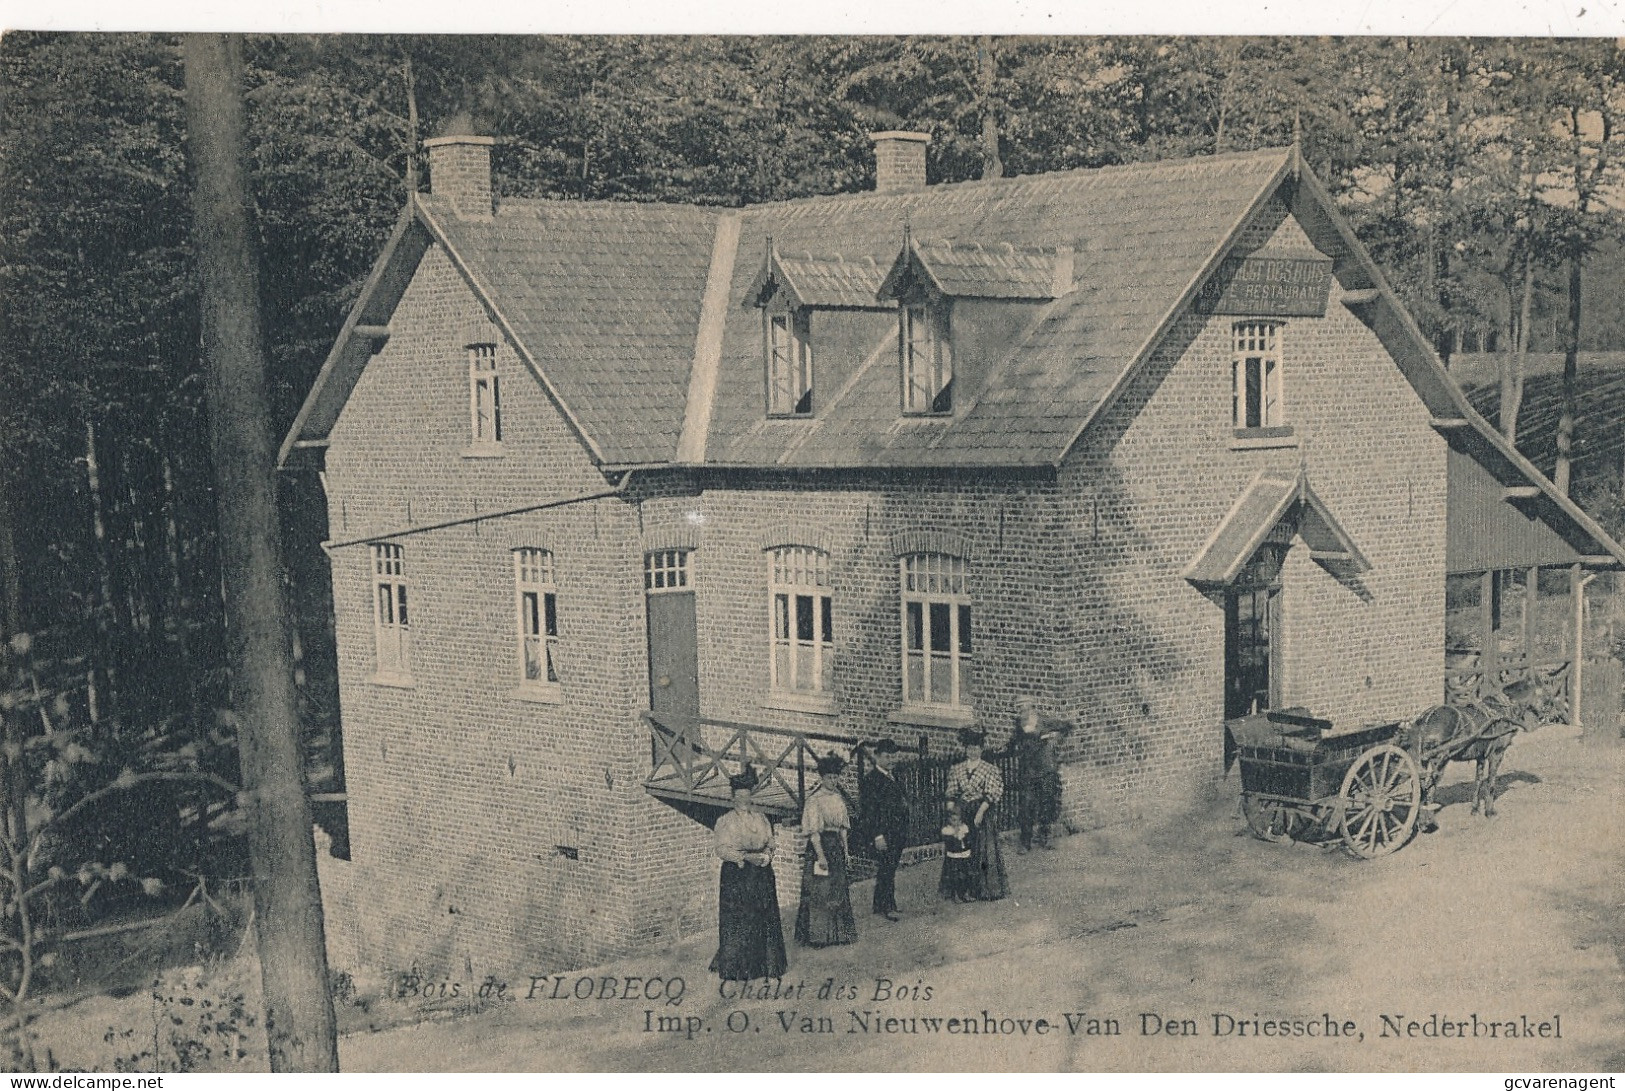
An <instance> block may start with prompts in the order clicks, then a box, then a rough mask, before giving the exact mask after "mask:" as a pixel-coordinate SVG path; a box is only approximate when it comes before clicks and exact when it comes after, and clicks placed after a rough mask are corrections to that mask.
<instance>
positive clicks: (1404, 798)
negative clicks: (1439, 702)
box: [1338, 743, 1422, 860]
mask: <svg viewBox="0 0 1625 1091" xmlns="http://www.w3.org/2000/svg"><path fill="white" fill-rule="evenodd" d="M1338 800H1339V803H1340V806H1341V810H1342V815H1341V816H1340V819H1339V824H1340V826H1341V827H1342V832H1343V843H1344V845H1345V846H1347V848H1348V850H1349V851H1350V852H1352V853H1353V854H1354V855H1356V856H1359V857H1361V858H1363V859H1366V860H1370V859H1373V858H1375V857H1378V856H1387V855H1388V854H1389V853H1390V852H1393V851H1394V850H1395V849H1397V848H1399V847H1400V846H1401V845H1403V844H1404V843H1405V842H1406V841H1408V840H1410V836H1411V834H1412V833H1413V832H1414V831H1415V829H1416V816H1417V813H1418V811H1419V810H1420V809H1421V803H1422V778H1421V776H1420V775H1419V774H1418V772H1417V769H1416V761H1415V759H1413V758H1412V757H1411V756H1410V755H1409V754H1407V753H1406V752H1405V751H1403V750H1401V749H1400V748H1399V747H1397V746H1394V745H1392V744H1391V743H1384V744H1382V745H1381V746H1374V747H1372V748H1371V749H1370V750H1367V751H1366V752H1365V753H1363V754H1361V755H1360V756H1359V757H1358V758H1356V759H1355V760H1354V764H1353V765H1351V766H1349V771H1348V773H1347V774H1345V775H1344V777H1343V788H1342V790H1341V791H1340V792H1339V793H1338Z"/></svg>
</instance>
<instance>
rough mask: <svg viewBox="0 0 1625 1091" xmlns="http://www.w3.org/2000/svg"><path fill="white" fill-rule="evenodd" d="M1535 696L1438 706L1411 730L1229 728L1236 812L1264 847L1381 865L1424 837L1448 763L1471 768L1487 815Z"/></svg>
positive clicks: (1288, 715) (1248, 723) (1267, 721)
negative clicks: (1340, 852)
mask: <svg viewBox="0 0 1625 1091" xmlns="http://www.w3.org/2000/svg"><path fill="white" fill-rule="evenodd" d="M1543 698H1544V694H1543V691H1542V690H1541V688H1540V687H1539V686H1538V685H1536V684H1535V683H1533V682H1520V683H1516V684H1514V685H1511V686H1508V687H1506V689H1505V690H1504V691H1503V692H1502V693H1500V694H1497V695H1495V696H1494V697H1491V698H1486V699H1482V700H1472V701H1468V702H1466V703H1464V704H1459V705H1437V706H1435V707H1433V708H1430V709H1428V710H1427V711H1425V712H1423V713H1422V714H1421V715H1420V716H1417V717H1416V718H1415V719H1414V720H1395V721H1393V722H1390V723H1375V724H1366V725H1364V726H1363V727H1360V728H1358V729H1356V730H1353V731H1337V730H1334V728H1333V725H1332V722H1331V721H1330V720H1322V719H1317V718H1316V717H1314V716H1310V715H1308V714H1307V710H1306V709H1284V710H1281V711H1275V712H1261V713H1257V714H1255V715H1252V716H1245V717H1243V718H1241V719H1239V720H1232V721H1230V723H1229V725H1228V726H1229V729H1230V733H1231V736H1232V737H1233V738H1234V740H1235V744H1236V748H1237V751H1236V753H1237V757H1238V758H1239V759H1240V762H1241V810H1242V814H1243V815H1245V816H1246V818H1247V825H1248V826H1249V827H1251V828H1252V831H1253V833H1254V834H1256V835H1257V836H1258V837H1260V838H1263V839H1264V840H1265V841H1302V840H1314V841H1329V840H1331V839H1332V838H1334V837H1341V838H1342V839H1343V844H1344V846H1345V847H1346V848H1347V849H1348V850H1349V851H1350V852H1351V853H1353V854H1354V855H1356V856H1359V857H1362V858H1364V859H1367V860H1370V859H1373V858H1374V857H1378V856H1386V855H1388V854H1389V853H1390V852H1393V851H1394V850H1396V849H1398V848H1400V847H1401V846H1402V845H1404V844H1405V842H1406V841H1409V840H1410V838H1411V834H1413V833H1414V832H1415V831H1416V826H1417V823H1418V821H1423V822H1426V823H1427V824H1428V828H1432V824H1433V819H1432V814H1431V810H1432V796H1433V789H1434V788H1435V787H1437V786H1438V783H1439V779H1440V777H1442V776H1443V775H1444V768H1445V766H1446V765H1448V764H1450V763H1451V762H1453V761H1463V760H1465V761H1472V762H1475V763H1476V769H1475V772H1474V777H1473V812H1474V813H1475V814H1476V813H1478V811H1479V810H1480V809H1482V810H1483V812H1484V814H1485V815H1486V816H1492V815H1494V814H1495V787H1496V772H1497V770H1498V769H1499V768H1500V766H1501V758H1502V757H1503V756H1504V755H1505V754H1506V751H1507V747H1509V746H1510V745H1512V739H1513V737H1514V736H1515V735H1517V733H1518V732H1519V731H1523V730H1528V729H1531V728H1533V727H1537V726H1539V724H1540V722H1541V720H1542V717H1543V714H1544V710H1545V708H1546V705H1545V704H1544V703H1543Z"/></svg>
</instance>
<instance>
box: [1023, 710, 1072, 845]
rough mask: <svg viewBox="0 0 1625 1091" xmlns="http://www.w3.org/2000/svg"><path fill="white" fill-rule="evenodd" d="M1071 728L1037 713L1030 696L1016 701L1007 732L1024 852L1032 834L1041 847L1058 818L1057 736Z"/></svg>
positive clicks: (1059, 769)
mask: <svg viewBox="0 0 1625 1091" xmlns="http://www.w3.org/2000/svg"><path fill="white" fill-rule="evenodd" d="M1071 730H1072V725H1071V724H1069V723H1067V722H1065V721H1064V720H1050V719H1045V718H1044V717H1041V716H1040V715H1039V714H1038V703H1037V702H1036V701H1034V700H1033V699H1032V698H1031V697H1023V698H1021V699H1020V700H1018V701H1017V702H1016V727H1015V732H1014V734H1012V735H1011V736H1010V751H1011V752H1012V753H1013V754H1015V756H1016V776H1017V778H1018V783H1019V784H1020V786H1021V847H1020V849H1019V850H1018V851H1020V852H1027V851H1028V850H1029V849H1031V848H1032V847H1033V842H1034V839H1035V836H1036V840H1037V843H1038V845H1039V846H1040V847H1041V848H1046V849H1047V848H1053V847H1054V846H1052V845H1051V844H1050V827H1051V826H1052V825H1053V824H1054V823H1056V822H1058V821H1059V820H1060V818H1061V761H1060V754H1059V753H1058V749H1059V743H1060V738H1061V736H1062V735H1065V734H1067V733H1068V732H1069V731H1071Z"/></svg>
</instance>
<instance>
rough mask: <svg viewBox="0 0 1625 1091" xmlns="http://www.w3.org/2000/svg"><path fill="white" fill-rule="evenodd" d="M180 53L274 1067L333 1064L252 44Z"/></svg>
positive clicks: (214, 37)
mask: <svg viewBox="0 0 1625 1091" xmlns="http://www.w3.org/2000/svg"><path fill="white" fill-rule="evenodd" d="M185 61H186V117H187V134H188V143H189V151H190V154H191V156H192V162H193V171H194V176H195V189H194V191H193V197H192V216H193V229H194V235H193V242H194V245H195V247H196V249H197V263H198V279H199V282H200V284H201V302H202V331H203V356H204V360H205V362H206V366H207V368H208V400H209V425H210V441H211V446H212V449H213V452H214V473H215V481H216V498H217V499H216V503H217V506H218V510H219V522H220V568H221V583H222V585H223V587H224V592H225V602H226V655H227V662H228V663H229V664H230V667H231V674H232V695H233V704H234V706H235V710H236V713H237V717H238V721H239V725H240V726H239V731H238V746H239V751H240V758H241V763H242V783H243V796H244V804H245V810H246V811H247V814H248V819H249V824H248V837H249V858H250V863H251V866H252V868H253V872H254V920H255V924H256V934H257V939H258V947H259V958H260V976H261V984H262V988H263V990H264V994H265V1029H266V1040H267V1047H268V1052H269V1054H270V1066H271V1071H273V1072H336V1071H338V1046H337V1039H336V1035H335V1032H334V1022H333V1004H332V999H331V996H330V995H329V993H328V981H327V955H326V945H325V938H324V935H323V922H322V902H321V893H320V891H319V889H318V887H317V879H316V849H315V843H314V841H313V840H312V837H311V825H310V807H309V803H308V802H307V800H306V799H305V791H304V777H303V771H302V768H301V761H300V747H299V717H298V704H297V697H296V694H295V691H294V685H293V664H292V662H291V659H290V653H289V640H288V620H287V612H286V609H285V606H284V601H283V587H282V557H281V548H280V539H279V534H278V522H277V510H276V485H275V457H276V443H275V441H274V439H273V437H272V435H271V428H270V412H269V405H268V401H267V397H266V390H265V351H264V344H263V341H262V337H263V335H262V331H261V327H260V312H259V275H258V268H257V255H256V252H255V243H254V232H253V229H252V225H251V223H250V217H249V205H248V190H247V183H246V180H245V177H244V170H243V147H244V139H243V98H242V58H241V44H240V42H239V41H238V39H237V38H236V37H235V36H229V35H222V34H190V35H187V36H186V37H185Z"/></svg>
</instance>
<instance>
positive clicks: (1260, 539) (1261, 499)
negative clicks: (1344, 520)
mask: <svg viewBox="0 0 1625 1091" xmlns="http://www.w3.org/2000/svg"><path fill="white" fill-rule="evenodd" d="M1294 508H1296V509H1298V510H1297V511H1296V513H1294V512H1293V509H1294ZM1293 514H1295V515H1296V520H1295V522H1294V525H1293V526H1292V528H1291V529H1292V531H1293V532H1294V533H1295V534H1297V535H1298V536H1299V537H1301V538H1303V540H1304V544H1306V545H1307V546H1308V547H1309V555H1310V556H1311V557H1313V558H1314V559H1315V560H1317V561H1319V562H1321V563H1322V564H1336V565H1337V566H1338V567H1339V569H1340V570H1342V571H1353V572H1365V571H1368V570H1369V569H1370V568H1371V565H1370V562H1368V561H1367V560H1366V559H1365V556H1364V555H1363V554H1362V553H1361V552H1360V550H1359V548H1358V547H1357V546H1356V545H1355V544H1354V540H1353V538H1351V537H1350V536H1349V533H1348V531H1346V530H1344V529H1343V525H1342V524H1341V523H1340V522H1338V520H1337V517H1336V516H1335V515H1333V514H1332V511H1331V509H1330V508H1328V507H1327V506H1326V504H1325V501H1323V500H1321V498H1320V497H1319V496H1318V495H1316V493H1315V491H1314V490H1313V489H1311V488H1310V487H1309V482H1308V480H1307V479H1306V478H1305V477H1304V476H1303V474H1302V473H1300V474H1299V475H1298V476H1297V477H1296V478H1280V477H1270V476H1267V475H1265V474H1262V473H1261V474H1259V476H1257V477H1255V478H1254V479H1253V480H1252V482H1251V483H1250V484H1249V485H1248V486H1247V487H1246V488H1245V489H1243V490H1242V492H1241V495H1240V496H1238V497H1237V498H1236V502H1235V503H1234V504H1232V505H1231V507H1230V511H1229V512H1228V513H1227V514H1226V515H1225V517H1224V518H1223V519H1221V520H1220V521H1219V525H1218V526H1217V527H1216V528H1215V529H1214V531H1213V533H1212V535H1210V536H1209V537H1208V540H1207V541H1206V542H1205V543H1204V544H1203V545H1202V548H1201V549H1200V550H1198V551H1197V554H1196V557H1195V558H1194V559H1193V560H1192V561H1191V563H1190V564H1189V565H1187V566H1186V568H1185V572H1184V576H1185V578H1186V579H1187V580H1189V581H1191V582H1192V583H1195V584H1201V585H1204V586H1221V585H1224V584H1229V583H1232V582H1234V580H1235V578H1236V577H1237V576H1238V575H1240V574H1241V570H1242V569H1243V568H1245V567H1246V566H1247V562H1248V560H1249V559H1251V557H1252V556H1253V554H1254V553H1256V552H1257V551H1258V547H1259V546H1261V545H1263V544H1264V542H1265V540H1266V539H1268V538H1269V536H1270V534H1271V533H1272V532H1273V531H1274V530H1275V528H1276V527H1277V526H1278V525H1279V524H1280V523H1281V521H1282V520H1283V519H1285V518H1287V517H1288V516H1289V515H1293Z"/></svg>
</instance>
